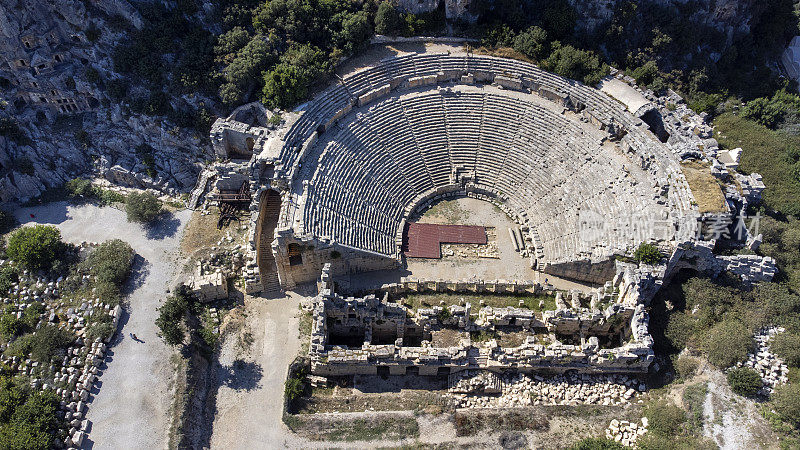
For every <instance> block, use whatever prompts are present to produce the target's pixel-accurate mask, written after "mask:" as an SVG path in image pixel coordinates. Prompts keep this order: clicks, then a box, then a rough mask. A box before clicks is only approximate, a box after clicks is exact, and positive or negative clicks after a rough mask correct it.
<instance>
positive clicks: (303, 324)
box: [299, 310, 313, 355]
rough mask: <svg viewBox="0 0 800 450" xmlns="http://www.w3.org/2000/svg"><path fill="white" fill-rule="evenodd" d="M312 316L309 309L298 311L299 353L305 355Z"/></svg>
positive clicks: (309, 342) (308, 343)
mask: <svg viewBox="0 0 800 450" xmlns="http://www.w3.org/2000/svg"><path fill="white" fill-rule="evenodd" d="M312 323H313V318H312V317H311V311H303V310H301V311H300V325H299V328H300V354H301V355H305V354H306V353H308V347H309V346H310V345H311V325H312Z"/></svg>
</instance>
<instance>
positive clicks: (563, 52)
mask: <svg viewBox="0 0 800 450" xmlns="http://www.w3.org/2000/svg"><path fill="white" fill-rule="evenodd" d="M553 49H554V50H553V51H552V52H551V53H550V56H548V57H547V59H545V60H544V61H543V62H542V66H543V67H544V68H545V69H547V70H549V71H551V72H555V73H557V74H559V75H561V76H564V77H567V78H572V79H575V80H580V81H583V82H584V83H586V84H588V85H595V84H597V83H599V82H600V80H601V79H602V78H603V77H604V76H606V75H608V66H607V65H605V64H604V63H602V62H600V58H599V57H598V56H597V54H595V53H594V52H592V51H588V50H579V49H576V48H575V47H573V46H571V45H561V44H559V43H557V42H555V43H553Z"/></svg>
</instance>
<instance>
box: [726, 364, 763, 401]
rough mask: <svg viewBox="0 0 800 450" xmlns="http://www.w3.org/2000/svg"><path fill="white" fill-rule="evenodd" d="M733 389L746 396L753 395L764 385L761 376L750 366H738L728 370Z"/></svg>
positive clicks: (729, 381) (729, 382)
mask: <svg viewBox="0 0 800 450" xmlns="http://www.w3.org/2000/svg"><path fill="white" fill-rule="evenodd" d="M728 384H729V385H730V386H731V390H733V392H736V393H737V394H739V395H742V396H744V397H753V396H755V395H756V394H758V391H759V390H760V389H761V388H762V387H763V386H764V382H763V381H761V376H760V375H759V374H758V372H756V371H755V370H753V369H751V368H749V367H737V368H735V369H731V371H730V372H728Z"/></svg>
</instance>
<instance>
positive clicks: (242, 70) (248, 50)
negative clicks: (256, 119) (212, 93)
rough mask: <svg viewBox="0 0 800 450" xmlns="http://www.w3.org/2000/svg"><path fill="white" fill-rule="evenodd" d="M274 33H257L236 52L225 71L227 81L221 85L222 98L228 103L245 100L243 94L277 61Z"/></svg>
mask: <svg viewBox="0 0 800 450" xmlns="http://www.w3.org/2000/svg"><path fill="white" fill-rule="evenodd" d="M276 39H277V38H276V37H275V36H274V35H271V36H264V35H261V34H257V35H255V36H254V37H253V39H251V40H250V42H248V43H247V45H245V46H244V48H242V49H241V50H240V51H238V52H237V53H236V56H235V57H234V58H233V60H232V61H231V63H230V64H228V66H227V67H226V68H225V70H224V71H223V73H224V75H225V80H226V83H225V84H223V85H222V86H221V87H220V98H222V99H223V101H225V102H226V103H228V104H235V103H239V102H241V101H243V100H244V98H243V94H244V93H245V92H247V91H249V90H250V88H251V87H252V86H254V85H255V83H256V82H257V81H258V78H259V76H260V75H261V73H262V72H264V70H266V69H267V67H269V66H271V65H273V64H274V63H275V55H274V51H275V47H276V45H277V42H276Z"/></svg>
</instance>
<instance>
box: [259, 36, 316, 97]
mask: <svg viewBox="0 0 800 450" xmlns="http://www.w3.org/2000/svg"><path fill="white" fill-rule="evenodd" d="M327 68H328V64H327V61H326V59H325V55H324V53H322V52H321V51H320V50H319V49H317V48H314V47H311V46H308V45H304V46H295V47H293V48H291V49H290V50H289V51H287V52H286V54H284V55H283V57H282V58H281V62H280V63H279V64H278V65H277V66H276V67H275V68H274V69H272V70H270V71H268V72H267V73H266V74H265V75H264V90H263V97H262V101H263V102H264V103H265V104H266V105H269V106H270V107H273V108H274V107H278V108H288V107H290V106H293V105H295V104H297V103H298V102H300V101H301V100H303V99H305V98H306V97H307V96H308V87H309V84H310V83H311V81H313V80H314V78H316V77H317V76H319V75H321V74H322V73H324V72H325V71H327Z"/></svg>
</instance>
